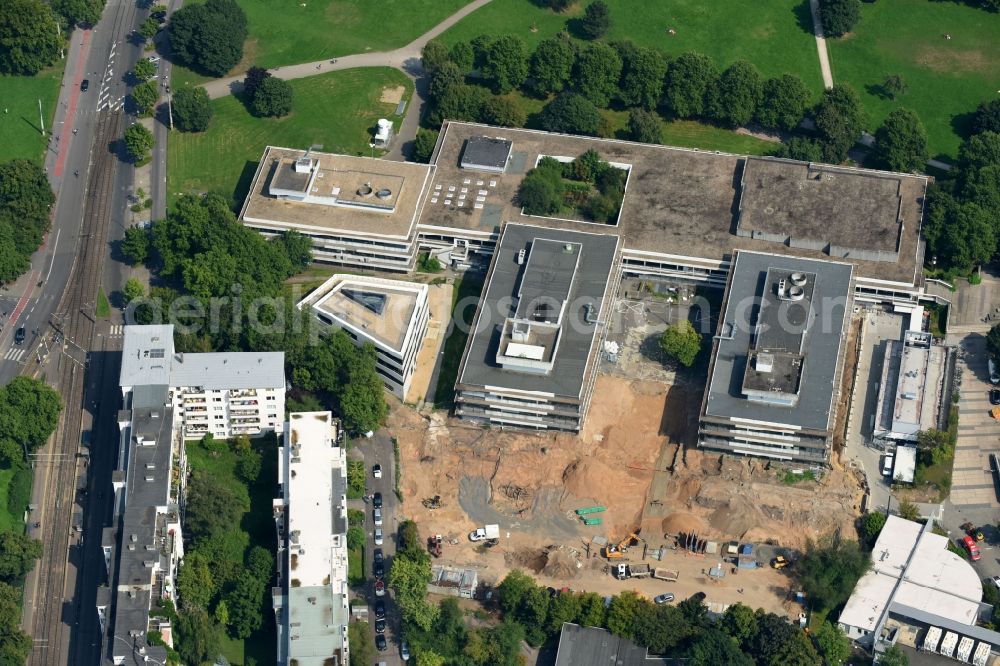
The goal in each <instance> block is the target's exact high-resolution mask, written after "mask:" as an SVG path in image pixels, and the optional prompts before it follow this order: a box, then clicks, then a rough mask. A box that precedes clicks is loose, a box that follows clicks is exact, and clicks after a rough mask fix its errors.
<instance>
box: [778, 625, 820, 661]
mask: <svg viewBox="0 0 1000 666" xmlns="http://www.w3.org/2000/svg"><path fill="white" fill-rule="evenodd" d="M789 664H794V665H795V666H822V664H823V660H822V659H820V656H819V655H818V654H817V653H816V648H815V647H813V644H812V642H811V641H810V640H809V637H808V636H806V635H805V633H803V632H801V631H793V632H792V633H791V634H789V636H788V639H787V640H786V641H785V642H783V643H781V644H780V645H779V646H778V649H777V653H776V654H775V655H774V657H773V658H772V659H771V660H770V662H768V666H788V665H789Z"/></svg>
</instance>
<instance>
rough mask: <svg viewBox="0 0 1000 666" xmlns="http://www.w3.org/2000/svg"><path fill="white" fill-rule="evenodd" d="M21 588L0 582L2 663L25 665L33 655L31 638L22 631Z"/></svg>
mask: <svg viewBox="0 0 1000 666" xmlns="http://www.w3.org/2000/svg"><path fill="white" fill-rule="evenodd" d="M22 596H23V595H22V593H21V590H20V588H17V587H14V586H13V585H8V584H7V583H4V582H2V581H0V663H2V664H23V663H24V661H25V659H27V658H28V655H29V654H31V647H32V645H33V643H32V640H31V636H29V635H27V634H26V633H24V632H23V631H21V597H22Z"/></svg>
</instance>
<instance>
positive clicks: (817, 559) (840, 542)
mask: <svg viewBox="0 0 1000 666" xmlns="http://www.w3.org/2000/svg"><path fill="white" fill-rule="evenodd" d="M869 566H871V561H870V560H869V558H868V555H867V554H866V553H864V552H863V551H862V550H861V548H859V547H858V543H857V542H856V541H849V540H846V539H844V538H843V537H842V536H841V534H840V532H837V533H835V534H833V535H830V536H827V537H823V538H821V539H820V540H819V541H818V542H814V541H813V540H812V539H808V540H807V541H806V550H805V553H804V554H803V555H802V559H801V560H800V561H799V563H798V570H799V579H800V581H801V582H802V588H803V589H804V590H805V592H806V594H808V595H809V596H810V597H811V598H812V600H813V602H814V603H815V604H817V606H818V607H819V608H821V609H831V608H836V607H837V606H838V605H840V604H841V603H843V602H844V601H846V600H847V597H848V596H850V594H851V591H852V590H854V586H855V585H856V584H857V582H858V579H859V578H861V576H862V575H863V574H864V573H865V572H866V571H867V570H868V567H869Z"/></svg>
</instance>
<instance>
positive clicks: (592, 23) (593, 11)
mask: <svg viewBox="0 0 1000 666" xmlns="http://www.w3.org/2000/svg"><path fill="white" fill-rule="evenodd" d="M610 29H611V10H610V9H609V8H608V5H607V4H606V3H605V2H604V1H603V0H595V1H594V2H591V3H590V4H589V5H587V8H586V9H584V10H583V16H582V17H581V18H580V22H579V33H580V36H581V37H583V38H584V39H598V38H600V37H603V36H604V34H605V33H606V32H607V31H608V30H610Z"/></svg>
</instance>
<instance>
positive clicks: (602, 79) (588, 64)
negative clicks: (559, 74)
mask: <svg viewBox="0 0 1000 666" xmlns="http://www.w3.org/2000/svg"><path fill="white" fill-rule="evenodd" d="M621 75H622V59H621V57H619V55H618V52H617V51H615V50H614V49H613V48H611V47H610V46H608V45H607V44H604V43H603V42H596V43H594V44H588V45H587V46H586V47H585V48H584V49H583V50H582V51H580V54H579V55H578V56H577V58H576V65H575V66H574V68H573V80H574V82H575V83H576V88H577V90H578V91H579V92H580V94H581V95H583V96H584V97H586V98H587V99H588V100H590V101H591V102H593V104H594V105H595V106H598V107H606V106H607V105H608V104H609V103H610V102H611V98H612V96H614V95H615V94H616V93H617V92H618V81H619V80H620V79H621Z"/></svg>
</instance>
